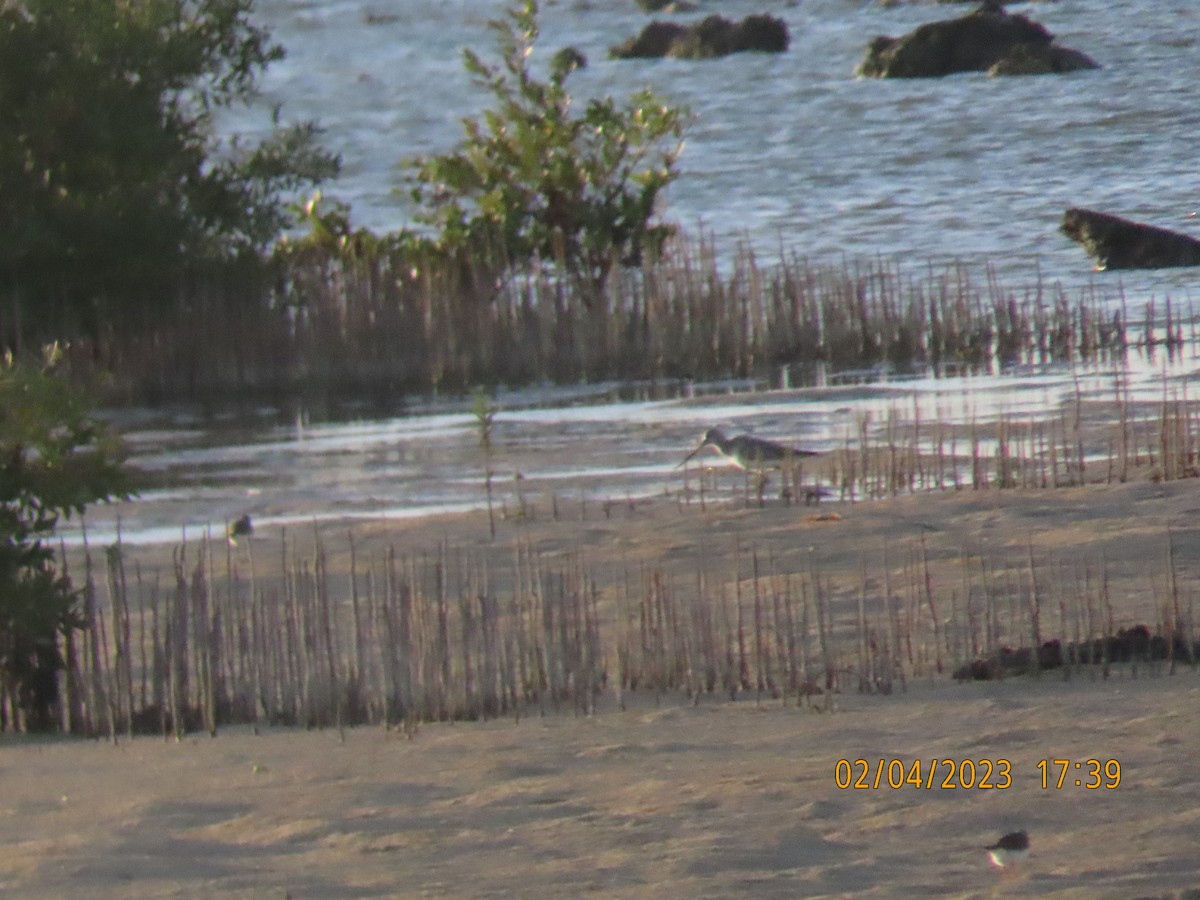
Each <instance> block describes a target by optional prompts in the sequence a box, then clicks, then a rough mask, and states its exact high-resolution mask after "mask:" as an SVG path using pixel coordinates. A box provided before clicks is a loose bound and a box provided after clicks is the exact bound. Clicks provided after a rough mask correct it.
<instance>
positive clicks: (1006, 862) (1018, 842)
mask: <svg viewBox="0 0 1200 900" xmlns="http://www.w3.org/2000/svg"><path fill="white" fill-rule="evenodd" d="M984 849H985V850H987V852H988V858H989V859H990V860H991V861H992V865H994V866H999V867H1000V868H1001V869H1003V868H1004V867H1006V866H1015V865H1019V864H1020V863H1022V862H1024V861H1025V858H1026V857H1027V856H1028V855H1029V835H1028V834H1026V833H1025V832H1024V831H1010V832H1009V833H1008V834H1006V835H1004V836H1003V837H1002V838H1000V840H998V841H996V843H994V844H992V845H991V846H990V847H985V848H984Z"/></svg>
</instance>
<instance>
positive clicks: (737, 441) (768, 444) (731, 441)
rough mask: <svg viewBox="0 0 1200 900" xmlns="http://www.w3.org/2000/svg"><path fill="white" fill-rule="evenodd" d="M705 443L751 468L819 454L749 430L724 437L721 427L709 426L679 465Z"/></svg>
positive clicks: (706, 445)
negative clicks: (760, 435)
mask: <svg viewBox="0 0 1200 900" xmlns="http://www.w3.org/2000/svg"><path fill="white" fill-rule="evenodd" d="M705 447H714V448H716V450H717V452H718V453H720V454H721V455H722V456H724V457H725V458H726V459H728V460H730V461H731V462H732V463H733V464H734V465H735V466H737V467H738V468H740V469H751V470H754V471H762V470H763V469H778V468H780V467H781V466H783V465H784V464H785V463H787V462H789V461H791V460H796V459H802V458H805V457H813V456H820V455H821V454H820V453H819V452H818V451H816V450H798V449H796V448H794V447H786V446H784V445H783V444H777V443H775V442H774V441H767V440H763V439H762V438H756V437H753V436H752V435H749V434H739V435H737V436H736V437H727V436H726V434H725V432H724V431H723V430H722V429H720V428H710V429H708V431H706V432H704V437H703V438H702V439H701V440H700V446H699V447H697V448H696V449H695V450H693V451H692V452H691V453H689V454H688V455H687V456H686V457H685V458H684V460H683V462H681V463H680V464H679V465H680V466H682V465H684V464H685V463H687V462H688V460H690V459H691V458H692V457H693V456H695V455H696V454H697V453H699V452H700V451H701V450H703V449H704V448H705ZM676 468H678V466H677V467H676Z"/></svg>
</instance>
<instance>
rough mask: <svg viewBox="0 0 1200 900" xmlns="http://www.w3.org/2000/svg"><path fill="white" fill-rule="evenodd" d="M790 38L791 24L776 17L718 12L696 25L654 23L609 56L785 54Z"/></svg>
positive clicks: (631, 57) (688, 57)
mask: <svg viewBox="0 0 1200 900" xmlns="http://www.w3.org/2000/svg"><path fill="white" fill-rule="evenodd" d="M789 41H790V38H789V36H788V30H787V23H785V22H784V21H783V20H782V19H777V18H775V17H774V16H768V15H758V16H747V17H746V18H744V19H742V21H741V22H732V21H730V20H729V19H726V18H724V17H723V16H715V15H714V16H708V17H707V18H705V19H702V20H701V21H699V22H697V23H695V24H693V25H678V24H676V23H674V22H657V21H656V22H651V23H650V24H649V25H647V26H646V27H645V28H643V29H642V33H641V34H639V35H638V36H637V37H634V38H629V39H628V40H626V41H624V42H622V43H620V44H618V45H616V46H615V47H612V48H611V49H610V50H609V55H610V56H612V57H614V58H616V59H642V58H656V57H662V56H671V57H675V58H677V59H711V58H713V57H717V56H727V55H728V54H730V53H742V52H745V51H750V50H758V51H763V52H768V53H782V52H783V51H785V50H787V48H788V43H789Z"/></svg>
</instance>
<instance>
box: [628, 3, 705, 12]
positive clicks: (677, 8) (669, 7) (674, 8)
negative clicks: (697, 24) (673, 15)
mask: <svg viewBox="0 0 1200 900" xmlns="http://www.w3.org/2000/svg"><path fill="white" fill-rule="evenodd" d="M637 4H638V6H640V7H641V8H642V9H643V10H645V11H646V12H691V11H692V10H694V9H695V8H696V4H695V3H691V2H689V0H637Z"/></svg>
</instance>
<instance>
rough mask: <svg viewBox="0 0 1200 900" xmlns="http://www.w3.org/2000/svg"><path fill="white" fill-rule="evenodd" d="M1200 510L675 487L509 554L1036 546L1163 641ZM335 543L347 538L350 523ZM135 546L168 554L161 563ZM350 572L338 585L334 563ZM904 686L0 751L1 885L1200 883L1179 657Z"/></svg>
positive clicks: (450, 888) (686, 560)
mask: <svg viewBox="0 0 1200 900" xmlns="http://www.w3.org/2000/svg"><path fill="white" fill-rule="evenodd" d="M1198 505H1200V504H1197V502H1196V497H1195V485H1194V483H1191V482H1177V483H1170V484H1154V483H1151V482H1142V483H1138V484H1128V485H1095V486H1091V487H1088V488H1082V489H1072V490H1055V491H983V492H963V493H957V494H955V493H947V494H939V495H934V496H914V497H904V498H898V499H895V500H890V501H883V502H878V503H870V504H857V505H838V504H823V505H822V506H821V507H819V508H817V509H813V508H808V509H806V508H797V507H784V506H782V505H780V504H778V503H776V504H774V505H768V507H767V508H766V509H756V508H749V509H747V508H743V507H740V506H738V505H737V504H728V505H724V506H710V507H709V508H708V509H707V510H705V511H700V510H699V509H698V508H694V507H684V508H680V507H679V506H678V504H676V503H675V502H669V501H666V500H663V501H661V502H658V503H652V504H646V505H641V506H638V507H636V508H634V509H617V508H614V509H613V510H611V511H610V515H609V516H608V517H603V516H599V515H596V514H595V511H593V515H592V517H591V518H589V519H588V520H586V521H582V522H580V521H574V522H566V521H558V522H553V521H550V520H549V519H548V518H546V517H544V518H541V519H537V520H534V521H526V522H522V523H520V524H514V523H510V522H503V523H501V534H500V536H499V540H498V543H499V544H504V543H505V542H506V541H509V542H510V541H511V540H512V539H513V538H514V537H516V536H518V535H519V536H520V538H521V540H524V541H528V542H529V543H530V544H531V545H532V546H535V547H537V548H538V549H539V551H540V552H543V553H546V554H551V555H552V554H554V553H556V552H557V553H562V554H570V553H575V552H580V553H583V554H584V555H585V557H586V560H587V563H588V565H589V567H590V568H591V569H592V570H593V571H595V572H600V573H602V572H604V571H606V568H605V567H606V566H609V567H611V568H613V569H614V570H615V569H617V568H619V567H621V566H628V565H631V564H632V565H637V564H639V563H642V562H648V561H653V562H655V563H656V564H659V565H661V566H663V568H664V571H667V572H676V573H680V577H683V575H686V573H688V572H694V571H695V570H696V569H697V567H699V566H711V567H713V568H714V569H718V570H719V569H720V568H721V567H723V566H727V565H729V564H730V559H731V558H732V555H733V554H734V553H735V552H744V551H739V550H736V549H735V547H734V544H735V540H734V538H735V537H736V538H737V539H738V541H740V542H741V543H742V545H743V546H753V547H755V548H757V549H758V551H759V552H760V553H762V554H763V556H764V559H765V558H766V557H767V556H768V555H770V556H771V558H772V559H773V560H775V565H777V566H778V567H779V568H780V569H781V570H783V571H794V570H800V571H803V570H805V569H806V568H810V567H812V566H814V565H819V566H820V567H821V570H822V571H823V572H826V573H828V574H829V576H830V577H831V578H832V579H834V580H835V581H837V582H838V583H840V584H842V585H843V586H844V587H845V588H847V589H850V588H852V587H853V588H854V589H855V590H857V585H858V584H859V582H860V581H861V580H862V577H863V575H864V573H865V576H866V580H865V582H863V583H866V584H868V585H871V586H872V587H870V590H871V591H872V592H874V591H876V590H877V588H878V582H879V579H880V577H881V575H886V571H884V572H882V573H881V572H880V570H881V569H882V568H883V564H882V562H881V560H880V557H881V556H882V554H883V551H884V548H890V552H894V553H895V555H896V559H894V560H893V561H892V563H891V565H893V566H898V565H899V559H900V557H904V555H905V554H906V553H909V550H908V549H906V548H911V547H913V546H923V547H924V552H925V554H926V555H927V557H928V559H929V561H930V566H931V569H932V570H933V571H934V574H935V577H937V578H938V579H943V580H949V579H952V578H954V577H956V576H955V575H954V572H955V570H956V567H958V568H961V566H962V561H963V559H964V558H967V557H968V556H969V555H971V554H976V555H978V554H984V555H986V556H988V558H989V559H993V560H1002V559H1003V558H1005V555H1006V554H1011V555H1012V556H1013V558H1014V559H1020V558H1021V557H1022V556H1028V554H1029V553H1030V548H1031V547H1032V548H1034V552H1035V553H1036V554H1037V555H1038V559H1039V564H1040V565H1041V566H1042V567H1043V568H1044V569H1045V570H1046V571H1052V570H1054V567H1055V566H1059V565H1060V563H1059V561H1060V560H1061V561H1062V563H1061V566H1062V567H1068V566H1069V565H1074V566H1082V565H1085V564H1086V563H1087V561H1088V560H1100V559H1103V560H1104V561H1105V565H1106V566H1108V567H1109V570H1110V574H1111V582H1112V584H1111V591H1112V597H1113V598H1114V606H1115V607H1117V612H1118V613H1119V615H1118V617H1117V618H1118V622H1119V623H1120V624H1128V623H1132V622H1136V621H1147V622H1150V623H1151V624H1153V623H1154V622H1155V621H1156V619H1155V610H1156V606H1157V605H1158V604H1161V602H1162V600H1163V598H1164V597H1165V596H1167V594H1166V591H1167V586H1166V581H1165V580H1164V579H1165V577H1166V576H1165V574H1164V568H1165V561H1166V560H1167V558H1168V557H1167V554H1166V549H1165V548H1167V547H1169V548H1170V552H1171V559H1172V560H1173V565H1174V567H1175V572H1176V579H1177V585H1176V589H1177V590H1179V591H1182V592H1183V594H1184V595H1185V596H1186V597H1188V598H1190V597H1191V595H1192V594H1193V593H1194V591H1195V588H1196V583H1197V582H1196V573H1195V569H1196V565H1197V562H1198V561H1200V534H1198V533H1197V531H1196V530H1195V529H1194V528H1193V527H1192V525H1191V522H1192V519H1193V518H1194V510H1195V508H1196V506H1198ZM328 527H329V529H330V530H329V531H328V533H327V535H326V537H327V538H328V539H329V544H330V545H331V547H332V545H333V544H334V537H335V536H336V535H337V534H342V533H344V532H340V531H339V530H338V528H337V526H332V525H331V526H328ZM355 527H356V532H355V533H356V540H357V541H358V544H357V552H358V553H359V554H360V559H361V558H363V556H364V555H369V554H370V553H371V552H372V551H371V548H372V547H382V546H385V545H387V544H389V543H390V544H398V545H400V546H401V547H403V548H408V549H410V550H411V549H413V548H417V547H421V546H428V545H430V544H434V545H436V543H437V542H438V541H440V540H446V539H450V540H453V541H455V542H456V543H457V544H458V545H464V546H472V547H476V548H482V547H486V546H489V542H488V541H487V537H486V534H487V523H486V519H485V518H482V517H479V516H475V517H460V518H454V519H446V520H443V521H437V522H425V523H407V524H403V525H397V524H392V525H378V526H362V525H359V526H355ZM272 539H273V536H271V535H256V536H255V541H263V542H264V544H263V546H264V547H268V548H269V547H270V546H271V541H272ZM296 539H297V540H299V538H296ZM922 542H923V543H922ZM241 549H244V548H241ZM139 552H140V553H143V554H145V560H144V561H145V562H146V564H147V566H150V564H151V562H152V560H153V559H155V558H158V559H159V560H160V561H161V558H162V557H163V556H166V557H167V559H168V560H169V554H166V553H165V552H164V549H163V548H157V551H155V549H154V548H145V549H142V550H140V551H139ZM156 552H157V557H156V556H155V553H156ZM910 556H911V554H910ZM329 558H330V560H331V569H332V570H333V571H335V572H336V571H339V570H340V569H341V568H344V565H345V554H344V551H338V550H337V548H336V547H332V549H331V550H330V557H329ZM1014 565H1015V564H1014ZM1073 571H1076V572H1078V571H1079V570H1078V569H1075V570H1073ZM1069 581H1070V579H1068V578H1067V577H1066V576H1065V575H1064V576H1063V578H1062V579H1060V582H1059V585H1058V586H1059V587H1063V586H1065V585H1067V584H1068V582H1069ZM1071 583H1072V584H1073V583H1075V582H1071ZM1078 583H1084V582H1083V581H1079V582H1078ZM1053 588H1054V585H1051V586H1050V587H1049V588H1047V590H1053ZM1063 589H1064V590H1065V587H1063ZM1189 603H1190V600H1189ZM1052 618H1053V617H1052V616H1048V617H1047V625H1046V628H1047V630H1048V631H1049V630H1052V629H1050V625H1051V624H1052V622H1051V621H1050V620H1051V619H1052ZM1066 675H1070V677H1069V678H1067V677H1065V676H1066ZM906 687H907V689H906V690H897V691H896V692H894V693H893V694H891V695H890V696H884V695H881V694H861V693H857V692H854V691H849V690H843V691H842V692H841V693H838V694H837V695H835V696H833V697H830V698H829V703H828V704H826V703H824V702H822V703H817V704H814V705H813V706H812V707H807V706H799V707H798V706H797V705H796V704H795V701H794V698H792V699H791V700H788V701H784V702H781V701H779V700H774V699H770V698H769V697H767V698H756V696H755V695H754V693H753V692H751V693H747V694H743V695H741V696H740V697H739V699H737V700H735V701H731V700H729V699H728V698H725V697H720V696H712V695H705V696H704V697H702V698H701V702H700V703H699V704H698V705H694V706H693V705H691V704H690V703H689V701H688V700H687V699H686V698H685V697H684V696H681V695H676V694H664V695H663V696H661V697H658V698H655V696H654V695H653V694H651V693H649V692H636V693H626V695H625V696H624V698H623V699H624V702H625V705H626V709H625V710H623V711H622V710H620V709H618V708H617V702H616V698H615V697H614V696H613V695H612V692H611V691H608V692H607V693H606V694H605V695H604V696H603V697H601V698H599V702H598V706H599V708H600V710H601V711H600V712H599V713H598V714H596V715H594V716H590V717H588V716H581V715H576V714H573V713H572V712H570V710H569V709H568V710H566V711H560V712H558V713H550V714H548V715H545V716H541V715H532V716H529V717H527V718H525V719H523V720H522V721H520V722H519V723H518V722H515V721H514V720H513V719H511V718H506V719H501V720H493V721H490V722H484V723H453V724H451V723H438V724H424V725H421V726H420V727H419V729H418V730H417V731H416V733H415V734H413V735H412V736H406V735H405V733H404V731H403V730H400V729H395V730H386V729H384V728H382V727H360V728H351V729H346V730H345V731H344V733H339V731H338V730H337V729H326V730H313V731H305V730H300V729H284V728H263V729H259V730H258V733H255V730H254V729H253V728H251V727H250V726H237V727H226V728H222V729H221V730H220V732H219V734H218V736H217V737H215V738H211V737H209V736H207V735H203V736H200V735H189V736H187V737H185V739H184V740H183V741H182V742H178V743H177V742H175V741H174V740H168V741H164V740H162V739H161V738H154V737H138V738H135V739H132V740H130V739H121V740H120V741H119V742H118V743H117V744H116V745H115V746H114V745H113V744H112V743H109V742H107V741H81V740H73V739H42V738H34V737H23V736H14V735H2V736H0V793H2V795H3V797H4V803H3V805H2V807H0V808H2V813H0V892H3V893H4V894H5V895H6V896H14V897H63V896H81V897H82V896H87V897H114V898H115V897H168V896H170V897H211V896H229V897H279V898H282V897H286V896H291V897H295V898H301V897H407V896H413V897H417V896H430V897H502V896H513V897H568V896H581V895H585V894H590V895H594V896H612V897H651V896H661V897H666V896H694V897H743V896H754V897H809V896H812V897H843V896H861V895H874V896H911V897H921V896H947V897H984V896H1053V897H1097V896H1100V897H1114V898H1115V897H1121V898H1131V897H1143V896H1182V895H1183V893H1184V892H1185V891H1187V890H1189V889H1193V888H1198V887H1200V857H1198V856H1197V854H1196V852H1195V835H1196V834H1197V833H1198V830H1200V767H1198V766H1197V765H1196V764H1195V761H1194V753H1193V750H1192V748H1193V747H1195V746H1196V744H1197V741H1198V740H1200V723H1198V722H1197V720H1196V717H1195V716H1194V710H1195V709H1196V706H1197V701H1198V700H1200V680H1198V679H1197V677H1196V672H1195V671H1194V670H1193V669H1192V668H1190V667H1189V666H1188V665H1186V664H1182V665H1179V666H1178V667H1177V668H1176V671H1175V674H1168V668H1167V667H1166V666H1163V665H1159V666H1149V667H1147V666H1142V667H1140V668H1138V669H1137V670H1136V671H1135V670H1134V669H1132V668H1131V667H1129V666H1114V667H1113V668H1112V671H1111V674H1110V677H1109V678H1107V679H1105V678H1103V677H1102V676H1101V673H1100V672H1099V670H1098V668H1096V667H1085V668H1083V669H1081V670H1077V671H1068V672H1064V671H1063V670H1056V671H1052V672H1045V673H1042V674H1041V675H1040V676H1038V677H1027V676H1021V677H1015V678H1009V679H1006V680H1003V681H992V682H966V683H956V682H954V681H953V680H952V679H951V678H950V677H949V674H948V673H946V674H944V675H942V676H933V675H931V676H928V677H920V678H910V679H909V680H908V682H907V686H906ZM826 705H828V706H831V707H832V709H829V710H826V709H825V706H826ZM859 760H864V761H865V762H863V763H859V762H858V761H859ZM968 760H969V761H971V762H972V763H973V764H974V765H973V767H966V766H963V765H962V763H963V762H964V761H968ZM1043 760H1045V761H1049V762H1047V763H1046V764H1044V765H1043V766H1042V767H1040V768H1039V762H1041V761H1043ZM1053 760H1065V761H1067V762H1066V764H1065V765H1066V769H1065V772H1063V771H1062V769H1061V768H1060V766H1061V764H1056V763H1054V762H1053ZM1089 760H1098V761H1099V766H1093V765H1091V764H1089V763H1088V761H1089ZM842 761H845V762H842ZM881 761H882V765H881V764H880V763H881ZM1109 761H1116V764H1119V769H1120V771H1119V784H1116V785H1115V786H1111V785H1112V784H1113V782H1115V781H1116V774H1117V773H1116V768H1115V767H1114V764H1111V763H1109ZM1077 763H1078V764H1079V765H1078V766H1077V765H1076V764H1077ZM1105 764H1109V765H1108V768H1107V769H1105V768H1103V767H1104V766H1105ZM931 766H932V767H933V774H932V775H931V774H930V769H931ZM972 768H973V769H974V771H973V772H972V771H971V769H972ZM864 772H865V774H864ZM1060 772H1061V773H1062V774H1063V778H1062V783H1061V786H1060V785H1059V784H1058V781H1059V775H1060ZM901 773H903V774H902V775H901ZM914 776H915V777H914ZM988 776H990V780H988V783H990V784H992V785H994V786H992V787H981V786H980V783H982V782H983V781H984V780H985V779H988ZM860 777H861V778H862V783H863V785H864V786H862V787H855V786H854V783H853V782H854V780H856V779H859V778H860ZM1043 778H1045V779H1046V781H1047V784H1046V786H1043ZM889 779H891V781H893V782H899V785H898V786H897V787H892V786H891V785H890V784H889ZM848 780H849V782H850V784H849V785H848V786H845V787H843V786H841V785H839V782H841V783H842V784H846V782H847V781H848ZM910 780H915V781H919V782H921V784H920V785H919V786H918V785H915V784H913V783H910ZM1076 782H1079V784H1077V783H1076ZM967 783H973V784H974V785H975V786H973V787H966V786H964V784H967ZM1089 783H1098V784H1099V785H1100V786H1099V787H1095V788H1089V787H1088V784H1089ZM1019 829H1024V830H1026V831H1028V833H1029V835H1030V840H1031V843H1032V849H1031V854H1030V857H1029V859H1028V860H1027V861H1025V863H1024V864H1022V865H1021V866H1019V867H1018V868H1017V869H1015V870H1013V871H1009V870H1005V871H1003V872H1001V871H999V870H997V869H995V868H994V867H993V866H992V865H991V864H990V863H989V861H988V859H987V854H986V852H985V850H984V847H985V846H987V845H988V844H991V843H993V842H994V841H996V839H997V838H998V837H999V836H1000V835H1001V834H1004V833H1006V832H1009V831H1014V830H1019Z"/></svg>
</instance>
